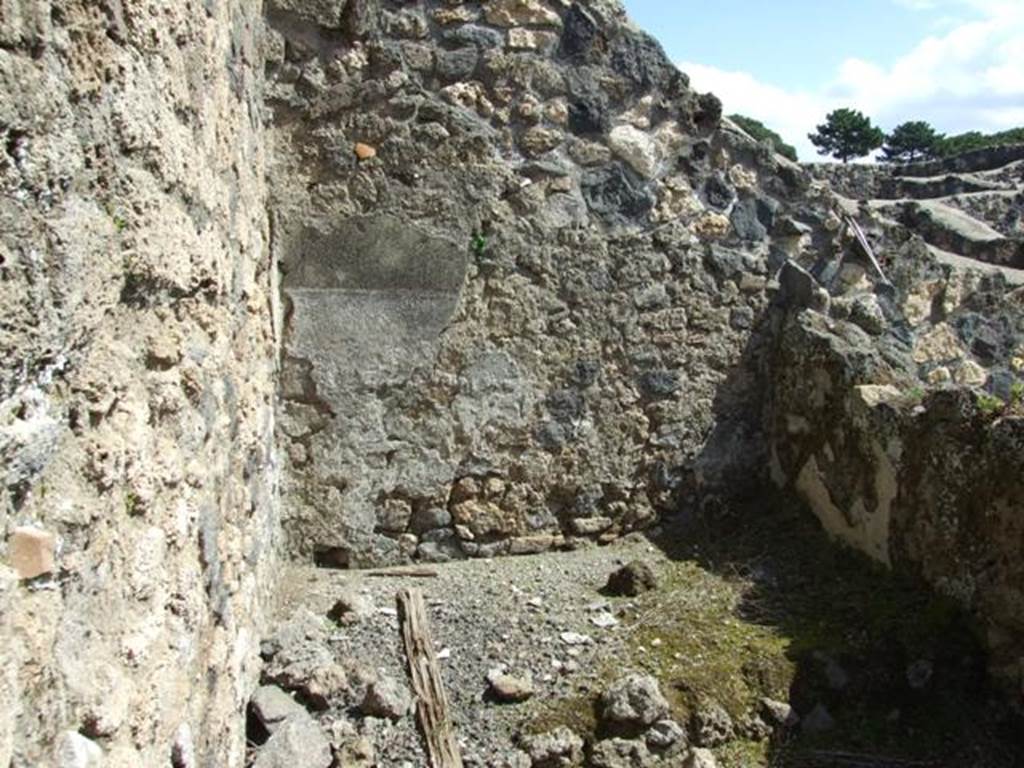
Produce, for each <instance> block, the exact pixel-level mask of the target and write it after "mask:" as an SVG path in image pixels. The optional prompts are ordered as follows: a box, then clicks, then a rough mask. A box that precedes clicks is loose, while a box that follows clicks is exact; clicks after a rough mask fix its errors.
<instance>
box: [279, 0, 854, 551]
mask: <svg viewBox="0 0 1024 768" xmlns="http://www.w3.org/2000/svg"><path fill="white" fill-rule="evenodd" d="M268 20H269V23H270V25H271V27H272V28H273V30H275V32H276V35H275V39H274V41H273V44H272V46H271V51H272V53H271V55H270V58H269V59H268V70H267V77H268V96H269V98H268V103H269V105H270V107H271V109H272V110H273V114H274V120H273V133H274V136H275V147H276V151H275V156H274V166H273V170H272V190H273V192H272V208H273V212H274V213H273V222H274V248H275V252H276V254H277V256H278V258H279V260H280V263H281V265H282V269H283V271H284V274H283V277H282V286H283V294H284V300H285V302H286V303H287V309H286V315H287V317H286V328H285V335H284V351H283V359H284V370H283V385H282V389H283V404H282V414H281V418H280V432H279V435H280V438H281V443H282V448H283V450H284V451H286V452H287V455H288V460H287V466H286V472H285V477H284V480H283V483H284V485H283V494H282V497H283V500H284V502H283V503H284V515H285V520H286V528H287V530H288V532H289V542H290V549H291V551H292V552H293V553H295V554H296V555H298V556H300V557H302V558H313V559H316V560H317V561H318V562H321V563H323V564H325V565H334V566H340V567H345V566H354V565H365V564H370V563H373V564H379V563H389V562H398V561H401V560H406V559H409V558H418V559H424V560H443V559H447V558H450V557H464V556H490V555H496V554H502V553H525V552H538V551H543V550H547V549H550V548H552V547H559V546H563V545H572V544H573V543H574V542H576V541H578V540H581V539H599V538H605V539H606V538H610V537H615V536H617V535H621V534H622V533H623V532H626V531H629V530H633V529H636V528H641V527H644V526H645V525H649V524H650V523H651V522H652V521H653V520H655V519H656V517H657V515H658V514H659V513H661V512H664V511H666V510H675V509H677V508H678V507H679V505H680V502H681V500H682V498H684V497H685V496H686V494H688V493H692V492H693V490H694V489H695V488H696V487H698V486H716V487H717V486H720V485H722V484H727V480H726V478H728V482H731V481H733V480H736V481H738V482H737V483H736V485H734V486H733V487H734V488H738V487H740V486H742V485H743V484H744V483H746V484H747V485H750V484H751V483H756V480H757V477H758V472H757V471H756V470H755V471H751V468H752V467H763V466H764V465H765V462H764V460H763V450H762V448H763V440H762V439H761V438H760V434H759V426H760V424H759V417H758V414H759V406H758V395H757V391H758V385H757V382H756V377H755V375H754V374H755V372H756V370H757V367H758V366H757V365H756V358H757V356H758V343H757V338H758V334H757V329H758V324H759V323H758V319H759V318H760V317H761V315H762V314H763V312H764V309H765V307H766V306H767V303H768V295H769V288H770V284H769V279H768V278H769V273H770V271H771V269H772V266H773V265H774V266H775V267H777V266H778V264H780V263H781V261H782V260H784V259H785V258H786V257H787V256H788V255H790V254H794V253H800V252H802V251H803V250H808V251H810V250H815V249H824V250H828V249H829V248H831V247H832V244H831V238H832V237H833V235H834V234H835V231H836V227H837V224H838V219H837V218H836V217H835V216H834V215H833V214H832V213H831V211H830V209H829V206H828V204H827V203H826V202H824V201H810V202H808V201H807V200H805V198H804V192H805V189H806V186H807V178H806V177H805V175H804V174H803V173H802V172H801V171H800V170H799V169H798V168H797V167H796V166H794V165H791V164H788V163H787V162H786V161H785V160H783V159H781V158H778V157H774V156H772V154H771V153H770V151H768V150H767V149H765V148H763V147H759V146H758V145H757V144H756V143H755V142H753V141H751V140H750V139H749V138H747V137H746V136H745V135H743V134H741V132H739V131H738V130H736V129H735V128H731V127H729V126H720V123H719V112H720V106H719V104H718V102H717V100H716V99H714V98H713V97H705V96H699V95H697V94H695V93H693V92H692V91H691V90H690V89H689V88H688V87H687V81H686V79H685V76H684V75H682V74H681V73H680V72H678V70H676V68H675V67H674V66H673V65H672V64H671V62H670V61H669V60H668V59H667V57H666V56H665V54H664V53H663V52H662V50H661V48H660V46H659V45H658V44H657V43H656V42H655V41H654V40H653V39H652V38H650V37H649V36H648V35H646V34H644V33H642V32H640V31H639V30H637V29H636V28H634V27H632V26H631V25H630V23H629V22H628V20H627V19H626V18H625V16H624V14H623V12H622V9H621V7H620V6H619V5H618V4H616V3H612V2H581V3H571V4H570V3H560V2H550V3H546V2H540V1H539V0H498V1H496V2H489V3H476V2H443V3H434V2H429V3H413V4H409V3H399V2H364V1H360V2H349V3H348V4H347V5H339V4H311V3H303V2H298V1H297V0H274V2H272V3H271V4H270V5H269V8H268ZM793 200H799V201H800V203H799V205H797V206H794V205H793V204H791V201H793ZM793 216H796V217H797V218H799V219H800V221H796V220H794V218H793Z"/></svg>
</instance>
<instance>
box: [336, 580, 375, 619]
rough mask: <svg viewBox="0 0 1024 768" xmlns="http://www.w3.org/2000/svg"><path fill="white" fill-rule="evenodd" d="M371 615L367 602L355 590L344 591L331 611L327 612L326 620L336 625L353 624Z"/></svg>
mask: <svg viewBox="0 0 1024 768" xmlns="http://www.w3.org/2000/svg"><path fill="white" fill-rule="evenodd" d="M371 613H373V609H372V606H371V605H370V603H369V601H368V600H367V599H366V598H365V597H363V596H362V595H360V594H359V593H358V592H356V591H355V590H351V589H349V590H345V591H343V592H342V593H341V595H340V596H339V597H338V599H337V600H335V601H334V605H333V606H331V610H329V611H328V612H327V618H329V619H330V620H331V621H333V622H335V623H337V624H355V623H356V622H358V621H361V620H362V619H364V618H366V617H367V616H369V615H370V614H371Z"/></svg>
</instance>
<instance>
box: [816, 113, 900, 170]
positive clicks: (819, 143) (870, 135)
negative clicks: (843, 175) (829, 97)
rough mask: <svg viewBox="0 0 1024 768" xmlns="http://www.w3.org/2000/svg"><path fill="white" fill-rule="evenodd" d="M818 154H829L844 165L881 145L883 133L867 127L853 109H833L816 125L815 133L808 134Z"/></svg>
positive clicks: (860, 115) (866, 121) (866, 123)
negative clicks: (820, 123)
mask: <svg viewBox="0 0 1024 768" xmlns="http://www.w3.org/2000/svg"><path fill="white" fill-rule="evenodd" d="M808 138H809V139H810V140H811V143H812V144H813V145H814V146H816V147H817V148H818V153H819V154H822V155H831V156H832V157H834V158H836V159H838V160H842V161H843V162H844V163H847V162H849V161H850V159H851V158H854V157H864V155H866V154H868V153H869V152H871V151H872V150H874V149H878V148H879V147H880V146H882V142H883V141H885V134H884V133H883V132H882V130H881V129H880V128H876V127H875V126H873V125H872V124H871V119H870V118H868V117H865V116H864V115H863V114H862V113H861V112H859V111H857V110H856V109H845V108H844V109H837V110H835V111H834V112H831V113H829V115H828V116H827V117H826V118H825V122H824V123H823V124H822V125H819V126H818V131H817V133H811V134H808Z"/></svg>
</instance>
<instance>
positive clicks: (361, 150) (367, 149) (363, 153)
mask: <svg viewBox="0 0 1024 768" xmlns="http://www.w3.org/2000/svg"><path fill="white" fill-rule="evenodd" d="M353 151H354V152H355V153H356V157H357V158H359V159H360V160H369V159H371V158H374V157H376V156H377V150H376V148H374V147H371V146H370V145H369V144H363V143H362V142H361V141H360V142H358V143H357V144H356V145H355V147H354V148H353Z"/></svg>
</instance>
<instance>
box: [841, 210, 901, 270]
mask: <svg viewBox="0 0 1024 768" xmlns="http://www.w3.org/2000/svg"><path fill="white" fill-rule="evenodd" d="M846 226H848V227H849V228H850V231H851V232H853V236H854V239H856V241H857V245H859V246H860V249H861V250H862V251H863V252H864V255H865V256H867V257H868V260H869V261H870V262H871V266H872V267H874V268H875V271H876V272H877V273H878V276H879V277H880V278H882V282H883V283H885V284H887V285H892V283H890V282H889V278H887V277H886V276H885V272H883V271H882V265H881V264H879V263H878V259H877V258H875V251H874V249H873V248H872V247H871V243H870V242H868V238H867V235H865V234H864V230H863V229H861V228H860V224H858V223H857V221H856V220H855V219H854V218H853V217H852V216H847V217H846Z"/></svg>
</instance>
